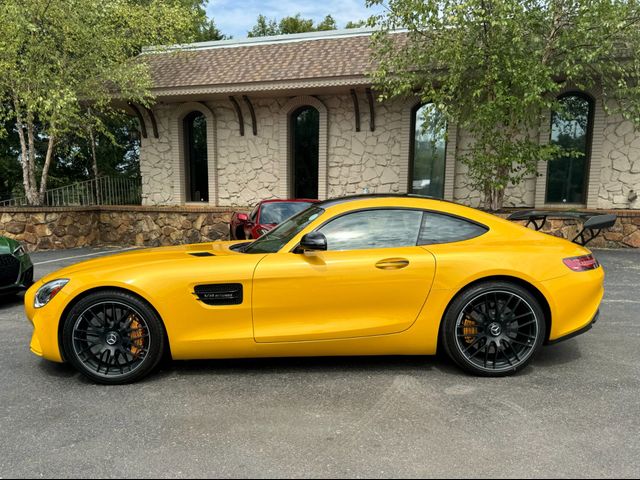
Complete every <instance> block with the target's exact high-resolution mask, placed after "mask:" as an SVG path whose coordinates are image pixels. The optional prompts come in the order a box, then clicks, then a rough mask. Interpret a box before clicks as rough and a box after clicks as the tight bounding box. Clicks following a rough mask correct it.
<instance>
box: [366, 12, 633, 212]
mask: <svg viewBox="0 0 640 480" xmlns="http://www.w3.org/2000/svg"><path fill="white" fill-rule="evenodd" d="M367 3H368V5H370V6H371V5H377V4H383V3H384V4H385V5H386V7H387V9H386V11H385V13H382V14H380V15H378V16H377V17H375V18H374V19H373V20H372V22H373V23H375V24H377V25H379V26H380V27H381V31H380V32H379V33H377V34H376V35H375V40H374V41H375V43H376V47H377V48H376V57H377V59H378V61H379V64H378V68H377V71H376V72H375V75H374V77H375V81H376V83H377V85H378V88H379V89H380V90H381V92H382V96H383V97H393V96H406V95H414V94H415V93H416V92H417V93H418V94H419V95H420V97H421V98H422V99H423V101H425V102H433V103H434V104H435V105H436V106H437V107H438V108H439V109H440V110H441V111H442V112H443V114H444V115H445V117H446V118H447V120H449V121H454V122H456V123H457V124H458V125H459V126H460V127H461V128H463V129H464V130H466V131H468V132H470V133H471V134H472V136H473V138H474V142H473V144H472V145H471V147H470V149H469V150H468V152H467V153H466V154H463V155H462V156H461V160H462V161H463V162H464V163H466V164H467V166H468V167H469V170H470V178H471V181H472V183H473V186H474V187H475V188H477V189H478V190H480V191H482V192H483V193H484V194H485V203H486V206H487V207H489V208H493V209H497V208H499V207H501V205H502V200H503V195H504V189H505V188H506V186H507V185H508V184H510V183H512V184H517V183H519V182H521V181H522V179H523V178H524V177H525V176H527V175H530V174H532V173H534V172H535V171H536V165H537V163H538V161H540V160H546V159H549V158H551V157H553V156H554V155H557V154H558V153H559V152H558V149H559V147H558V146H557V145H540V144H539V135H540V131H539V128H540V126H541V125H543V124H544V123H545V122H546V123H548V122H549V116H548V111H549V110H561V108H562V107H561V105H560V104H559V103H558V101H557V100H556V97H557V95H558V93H560V92H561V91H563V90H565V89H567V88H578V89H584V90H591V91H601V93H602V95H603V96H604V97H605V98H608V99H612V100H615V101H616V102H614V103H613V104H615V105H616V107H615V109H616V110H617V111H620V112H621V113H622V114H623V115H624V116H625V117H626V118H629V119H632V120H634V121H635V122H636V124H640V82H639V81H638V80H639V78H640V56H638V55H637V52H638V51H639V50H640V28H639V27H640V8H639V4H638V1H637V0H627V1H620V0H573V1H569V2H568V1H565V0H388V1H384V0H368V2H367ZM396 28H406V29H408V33H407V35H406V37H405V38H406V41H401V42H399V41H394V39H393V38H394V36H390V35H388V33H389V31H391V30H393V29H396ZM395 38H397V36H395ZM609 105H610V104H608V105H607V106H609Z"/></svg>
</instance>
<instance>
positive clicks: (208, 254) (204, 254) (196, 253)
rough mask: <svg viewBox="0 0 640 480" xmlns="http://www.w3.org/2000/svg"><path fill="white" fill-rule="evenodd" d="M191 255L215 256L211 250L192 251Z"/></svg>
mask: <svg viewBox="0 0 640 480" xmlns="http://www.w3.org/2000/svg"><path fill="white" fill-rule="evenodd" d="M189 255H191V256H193V257H215V255H214V254H213V253H209V252H193V253H190V254H189Z"/></svg>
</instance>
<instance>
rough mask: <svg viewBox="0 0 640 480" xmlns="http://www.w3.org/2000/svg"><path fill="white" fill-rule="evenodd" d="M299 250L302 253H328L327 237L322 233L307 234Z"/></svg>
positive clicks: (301, 241)
mask: <svg viewBox="0 0 640 480" xmlns="http://www.w3.org/2000/svg"><path fill="white" fill-rule="evenodd" d="M299 250H302V252H316V251H326V250H327V237H325V236H324V234H322V233H320V232H311V233H307V234H306V235H305V236H304V237H302V240H300V247H299Z"/></svg>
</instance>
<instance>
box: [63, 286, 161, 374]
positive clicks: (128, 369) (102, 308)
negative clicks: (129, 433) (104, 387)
mask: <svg viewBox="0 0 640 480" xmlns="http://www.w3.org/2000/svg"><path fill="white" fill-rule="evenodd" d="M63 328H64V330H63V347H64V352H65V356H66V358H67V360H69V362H70V363H71V364H73V365H74V367H76V368H77V369H78V370H79V371H80V372H81V373H83V374H84V375H86V376H87V377H89V378H90V379H91V380H93V381H95V382H98V383H104V384H110V385H116V384H123V383H131V382H134V381H137V380H140V379H141V378H143V377H145V376H146V375H148V374H149V373H150V372H151V371H152V370H153V369H154V368H155V367H156V366H157V364H158V363H159V361H160V359H161V358H162V352H163V350H164V343H165V340H164V330H163V327H162V324H161V321H160V319H159V318H158V316H157V314H156V313H155V312H154V311H153V309H152V308H150V307H149V305H147V304H146V302H143V301H142V300H140V299H138V298H137V297H135V296H133V295H130V294H127V293H124V292H120V291H111V292H108V291H106V292H99V293H96V294H92V295H89V296H88V297H86V298H84V299H82V300H81V301H80V302H78V303H77V304H76V305H75V306H74V307H73V308H72V309H71V311H70V312H69V315H68V316H67V318H66V319H65V324H64V327H63Z"/></svg>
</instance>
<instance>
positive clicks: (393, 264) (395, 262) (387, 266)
mask: <svg viewBox="0 0 640 480" xmlns="http://www.w3.org/2000/svg"><path fill="white" fill-rule="evenodd" d="M408 266H409V260H407V259H406V258H385V259H384V260H380V261H379V262H378V263H376V268H379V269H380V270H400V269H401V268H405V267H408Z"/></svg>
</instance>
